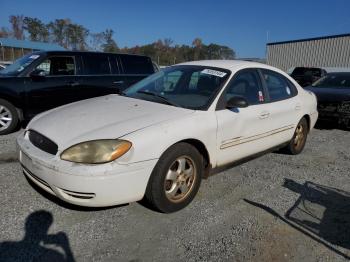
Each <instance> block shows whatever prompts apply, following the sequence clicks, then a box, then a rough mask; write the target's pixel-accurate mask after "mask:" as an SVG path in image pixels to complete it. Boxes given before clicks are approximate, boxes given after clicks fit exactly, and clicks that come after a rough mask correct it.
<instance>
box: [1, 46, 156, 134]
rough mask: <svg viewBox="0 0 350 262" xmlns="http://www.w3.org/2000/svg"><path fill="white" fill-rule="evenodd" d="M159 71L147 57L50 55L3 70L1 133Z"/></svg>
mask: <svg viewBox="0 0 350 262" xmlns="http://www.w3.org/2000/svg"><path fill="white" fill-rule="evenodd" d="M155 70H157V69H156V68H155V67H154V65H153V63H152V60H151V59H150V58H149V57H146V56H138V55H127V54H111V53H98V52H75V51H48V52H34V53H32V54H29V55H26V56H24V57H22V58H20V59H18V60H17V61H15V62H14V63H13V64H12V65H10V66H8V67H6V68H4V69H2V70H0V135H3V134H8V133H10V132H12V131H13V130H15V129H16V127H17V126H18V125H19V123H20V122H23V121H28V120H30V119H31V118H32V117H33V116H35V115H36V114H38V113H40V112H43V111H46V110H49V109H52V108H55V107H58V106H61V105H64V104H68V103H71V102H74V101H78V100H83V99H87V98H91V97H97V96H103V95H107V94H112V93H119V92H121V91H122V90H124V89H126V88H127V87H129V86H131V85H132V84H134V83H136V82H138V81H140V80H141V79H143V78H145V77H147V76H148V75H151V74H153V73H154V72H155Z"/></svg>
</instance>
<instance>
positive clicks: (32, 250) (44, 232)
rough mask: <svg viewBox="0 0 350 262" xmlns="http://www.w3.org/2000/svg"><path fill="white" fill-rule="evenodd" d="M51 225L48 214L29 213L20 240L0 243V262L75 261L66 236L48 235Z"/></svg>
mask: <svg viewBox="0 0 350 262" xmlns="http://www.w3.org/2000/svg"><path fill="white" fill-rule="evenodd" d="M52 223H53V216H52V214H51V213H50V212H47V211H45V210H40V211H36V212H33V213H31V214H30V215H29V216H28V217H27V219H26V222H25V236H24V238H23V239H22V240H20V241H5V242H1V243H0V261H69V262H72V261H75V259H74V256H73V253H72V250H71V248H70V244H69V239H68V236H67V234H66V233H64V232H58V233H57V234H48V231H49V228H50V226H51V225H52Z"/></svg>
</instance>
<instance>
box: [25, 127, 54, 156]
mask: <svg viewBox="0 0 350 262" xmlns="http://www.w3.org/2000/svg"><path fill="white" fill-rule="evenodd" d="M28 137H29V141H30V142H31V143H32V144H33V145H34V146H36V147H37V148H39V149H41V150H42V151H44V152H46V153H49V154H51V155H56V154H57V151H58V146H57V145H56V144H55V143H54V142H53V141H51V140H50V139H48V138H47V137H45V136H43V135H42V134H39V133H38V132H36V131H34V130H29V131H28Z"/></svg>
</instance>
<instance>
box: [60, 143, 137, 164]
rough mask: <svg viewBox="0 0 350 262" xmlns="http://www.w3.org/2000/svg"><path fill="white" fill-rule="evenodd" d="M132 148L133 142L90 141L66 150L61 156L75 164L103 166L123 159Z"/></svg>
mask: <svg viewBox="0 0 350 262" xmlns="http://www.w3.org/2000/svg"><path fill="white" fill-rule="evenodd" d="M131 146H132V144H131V142H129V141H126V140H120V139H106V140H94V141H88V142H83V143H80V144H77V145H75V146H72V147H70V148H68V149H66V150H65V151H64V152H63V153H62V154H61V159H62V160H67V161H70V162H75V163H85V164H102V163H107V162H111V161H113V160H115V159H117V158H119V157H121V156H122V155H124V154H125V153H126V152H128V151H129V149H130V148H131Z"/></svg>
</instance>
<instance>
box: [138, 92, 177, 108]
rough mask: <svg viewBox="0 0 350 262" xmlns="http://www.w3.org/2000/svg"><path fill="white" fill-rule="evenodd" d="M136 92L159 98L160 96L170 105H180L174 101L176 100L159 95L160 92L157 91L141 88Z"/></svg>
mask: <svg viewBox="0 0 350 262" xmlns="http://www.w3.org/2000/svg"><path fill="white" fill-rule="evenodd" d="M136 93H138V94H145V95H150V96H153V97H157V98H160V99H161V100H162V101H163V102H165V103H166V104H168V105H171V106H176V107H180V106H179V105H178V104H176V103H174V102H171V101H169V100H168V99H167V98H166V97H164V96H161V95H158V94H156V93H152V92H149V91H144V90H139V91H137V92H136Z"/></svg>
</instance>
